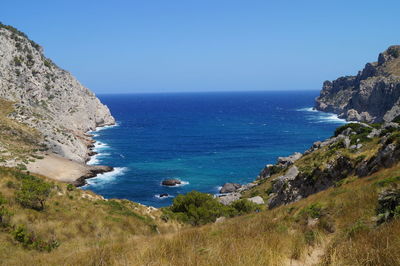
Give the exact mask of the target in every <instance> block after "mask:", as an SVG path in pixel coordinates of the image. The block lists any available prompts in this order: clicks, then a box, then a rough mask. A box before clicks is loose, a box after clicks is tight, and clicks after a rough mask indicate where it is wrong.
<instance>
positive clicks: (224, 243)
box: [0, 164, 400, 265]
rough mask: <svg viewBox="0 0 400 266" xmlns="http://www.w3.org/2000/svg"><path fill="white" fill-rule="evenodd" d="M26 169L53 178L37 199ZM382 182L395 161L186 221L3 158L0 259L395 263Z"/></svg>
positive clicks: (397, 233) (394, 236)
mask: <svg viewBox="0 0 400 266" xmlns="http://www.w3.org/2000/svg"><path fill="white" fill-rule="evenodd" d="M32 178H33V179H35V178H39V179H40V180H44V182H45V183H46V184H49V189H50V191H49V194H48V197H46V200H45V203H44V208H43V209H41V208H40V206H39V207H36V209H34V208H32V206H29V204H28V205H24V204H22V202H21V195H20V193H21V191H23V188H24V184H23V183H24V180H31V179H32ZM268 182H270V180H268V181H266V182H264V183H263V185H264V184H267V183H268ZM388 188H391V189H399V188H400V164H396V165H395V166H393V167H391V168H388V169H382V170H380V171H378V172H376V173H375V174H373V175H370V176H367V177H364V178H356V177H354V176H349V177H347V178H345V179H343V181H341V182H340V183H338V184H337V185H336V186H334V187H331V188H329V189H327V190H325V191H322V192H320V193H317V194H314V195H311V196H309V197H307V198H306V199H303V200H301V201H298V202H295V203H292V204H288V205H285V206H281V207H278V208H275V209H272V210H263V211H261V212H258V213H256V212H253V213H251V214H248V215H243V216H239V217H235V218H228V219H226V220H225V221H223V222H219V223H212V224H207V225H203V226H194V227H192V226H182V225H179V224H178V223H177V222H174V221H171V220H169V221H168V222H165V219H164V220H163V219H162V218H164V217H163V215H162V212H161V211H158V210H154V211H150V212H149V210H151V209H148V208H147V207H144V206H141V205H138V204H135V203H132V202H130V201H126V200H125V201H124V200H108V201H106V200H103V199H102V198H101V197H100V196H97V195H95V194H93V193H91V192H88V191H82V190H79V189H75V188H73V187H71V186H68V185H66V184H62V183H57V182H54V181H50V180H48V179H46V178H44V177H32V176H30V175H28V174H24V173H21V172H20V171H18V170H14V169H8V168H1V169H0V192H1V200H0V202H2V204H1V207H0V208H1V210H2V213H3V218H2V226H1V231H0V261H1V263H2V264H3V265H302V263H305V264H306V265H312V264H316V263H320V264H322V265H399V264H400V253H399V252H398V250H399V248H400V219H396V218H394V219H392V220H390V221H387V222H384V223H382V224H380V223H378V222H377V221H378V218H377V217H378V216H377V207H378V194H379V193H380V192H381V191H383V190H387V189H388ZM257 189H260V187H258V188H257ZM249 193H250V194H251V193H253V194H254V191H251V192H249ZM22 199H24V197H22ZM25 199H26V197H25ZM28 199H32V197H28Z"/></svg>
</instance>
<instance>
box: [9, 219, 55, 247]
mask: <svg viewBox="0 0 400 266" xmlns="http://www.w3.org/2000/svg"><path fill="white" fill-rule="evenodd" d="M11 235H12V236H13V237H14V240H16V241H17V242H19V243H21V244H22V245H23V246H24V247H26V248H32V249H36V250H39V251H48V252H50V251H51V250H53V249H55V248H57V247H58V246H60V244H59V243H58V242H57V240H55V239H52V240H49V241H43V240H41V239H40V238H38V237H36V236H35V234H34V233H31V232H28V230H27V229H26V228H25V227H24V226H22V225H19V226H17V227H16V228H15V229H14V230H13V231H12V232H11Z"/></svg>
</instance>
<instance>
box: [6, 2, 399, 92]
mask: <svg viewBox="0 0 400 266" xmlns="http://www.w3.org/2000/svg"><path fill="white" fill-rule="evenodd" d="M399 10H400V1H369V0H364V1H351V0H347V1H341V0H332V1H323V0H319V1H307V0H302V1H295V0H293V1H282V0H280V1H267V0H265V1H252V0H249V1H245V0H242V1H235V0H229V1H225V0H201V1H200V0H198V1H194V0H182V1H175V0H159V1H156V0H141V1H122V0H113V1H101V0H98V1H94V0H93V1H92V0H85V1H83V0H81V1H77V0H68V1H54V0H53V1H42V0H37V1H31V0H26V1H20V0H13V1H2V3H1V10H0V21H2V22H3V23H5V24H10V25H13V26H15V27H17V28H19V29H20V30H22V31H24V32H25V33H27V34H28V35H29V36H30V37H31V38H32V39H33V40H35V41H36V42H37V43H39V44H41V45H42V46H43V47H44V49H45V53H46V55H47V56H48V57H50V58H52V59H53V61H55V62H56V63H57V64H58V65H59V66H61V67H62V68H64V69H66V70H68V71H70V72H72V73H73V74H74V75H75V76H76V77H77V78H78V79H79V80H80V81H81V82H82V83H83V84H84V85H85V86H87V87H89V88H90V89H92V90H93V91H95V92H97V93H104V92H109V93H111V92H169V91H221V90H304V89H311V90H318V89H320V87H321V84H322V82H323V81H324V80H327V79H335V78H336V77H338V76H340V75H350V74H355V73H356V72H357V71H358V70H359V69H361V68H362V67H363V66H364V64H365V63H366V62H368V61H374V60H376V58H377V55H378V53H379V52H380V51H383V50H384V49H386V48H387V46H389V45H391V44H396V43H397V44H399V43H400V41H399V38H400V35H399V26H400V15H399Z"/></svg>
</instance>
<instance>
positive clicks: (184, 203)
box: [169, 191, 233, 225]
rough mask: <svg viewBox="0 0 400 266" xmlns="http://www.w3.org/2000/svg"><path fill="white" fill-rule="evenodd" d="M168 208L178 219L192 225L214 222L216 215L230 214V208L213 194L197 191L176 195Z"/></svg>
mask: <svg viewBox="0 0 400 266" xmlns="http://www.w3.org/2000/svg"><path fill="white" fill-rule="evenodd" d="M169 210H170V211H171V212H172V213H173V214H174V215H175V217H176V218H177V219H178V220H181V221H183V222H186V223H190V224H192V225H202V224H206V223H210V222H215V220H216V219H217V218H218V217H221V216H232V215H233V214H232V210H233V209H232V208H231V207H228V206H224V205H223V204H221V203H220V202H219V201H218V200H217V199H215V198H213V196H211V195H209V194H205V193H200V192H197V191H192V192H189V193H187V194H186V195H178V196H177V197H176V198H175V199H174V201H173V204H172V205H171V206H170V207H169Z"/></svg>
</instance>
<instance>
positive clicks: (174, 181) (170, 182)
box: [161, 179, 182, 187]
mask: <svg viewBox="0 0 400 266" xmlns="http://www.w3.org/2000/svg"><path fill="white" fill-rule="evenodd" d="M181 183H182V182H181V181H180V180H178V179H166V180H163V181H162V182H161V185H163V186H167V187H173V186H176V185H180V184H181Z"/></svg>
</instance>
